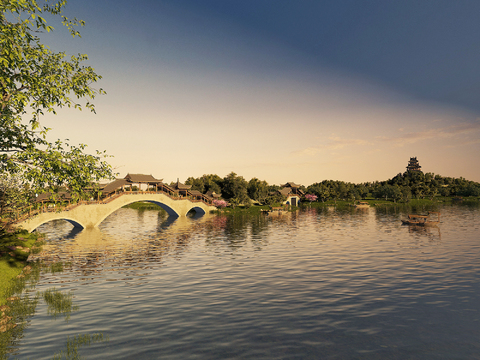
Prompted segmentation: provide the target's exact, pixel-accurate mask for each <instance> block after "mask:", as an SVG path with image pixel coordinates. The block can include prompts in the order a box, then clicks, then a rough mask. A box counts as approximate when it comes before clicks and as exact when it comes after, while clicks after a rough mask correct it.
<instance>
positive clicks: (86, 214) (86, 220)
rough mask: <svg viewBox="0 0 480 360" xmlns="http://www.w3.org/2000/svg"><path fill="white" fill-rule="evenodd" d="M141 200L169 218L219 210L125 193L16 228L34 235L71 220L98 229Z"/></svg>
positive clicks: (203, 204) (197, 203)
mask: <svg viewBox="0 0 480 360" xmlns="http://www.w3.org/2000/svg"><path fill="white" fill-rule="evenodd" d="M139 201H147V202H152V203H155V204H157V205H159V206H160V207H162V208H163V209H164V210H165V211H166V212H167V213H168V215H169V216H174V217H180V216H186V215H187V213H188V212H189V211H190V210H195V211H196V212H197V213H200V214H206V213H209V212H210V211H212V210H215V209H216V207H215V206H212V205H209V204H208V203H206V202H205V201H203V200H191V199H187V198H174V197H171V196H169V195H167V194H165V193H158V192H153V193H149V192H141V191H140V192H124V193H120V194H117V195H115V196H113V197H111V198H110V199H108V200H106V201H102V202H81V203H78V204H75V205H72V206H70V207H67V208H66V209H65V210H63V211H57V212H55V211H53V212H42V213H39V214H36V215H33V216H31V217H29V218H27V219H25V220H23V221H20V222H17V224H16V226H17V227H21V228H23V229H26V230H28V231H29V232H32V231H33V230H35V229H36V228H37V227H39V226H40V225H42V224H45V223H47V222H49V221H52V220H67V221H68V222H70V223H71V224H73V225H74V226H76V227H80V228H91V227H97V226H98V225H99V224H100V223H101V222H102V221H103V220H105V218H106V217H107V216H109V215H110V214H112V213H113V212H115V211H116V210H118V209H120V208H121V207H122V206H125V205H128V204H131V203H134V202H139Z"/></svg>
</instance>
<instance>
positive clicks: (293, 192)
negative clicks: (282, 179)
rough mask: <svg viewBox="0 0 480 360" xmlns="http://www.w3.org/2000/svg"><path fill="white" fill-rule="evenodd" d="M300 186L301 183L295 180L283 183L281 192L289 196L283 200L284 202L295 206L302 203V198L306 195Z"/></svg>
mask: <svg viewBox="0 0 480 360" xmlns="http://www.w3.org/2000/svg"><path fill="white" fill-rule="evenodd" d="M300 186H301V185H298V184H295V183H294V182H288V183H286V184H284V185H281V187H282V189H281V190H280V194H282V195H284V196H286V197H287V200H286V201H284V202H283V203H284V204H287V205H293V206H298V205H299V204H300V199H301V198H302V197H303V196H304V195H305V194H304V192H303V191H302V190H301V189H300Z"/></svg>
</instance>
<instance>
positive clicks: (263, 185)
mask: <svg viewBox="0 0 480 360" xmlns="http://www.w3.org/2000/svg"><path fill="white" fill-rule="evenodd" d="M247 193H248V196H249V197H250V199H253V200H255V201H258V202H259V203H261V204H263V203H265V199H266V198H267V196H268V194H269V190H268V183H267V182H266V181H265V180H263V181H261V180H259V179H257V178H252V179H250V181H249V182H248V186H247Z"/></svg>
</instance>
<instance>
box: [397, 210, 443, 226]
mask: <svg viewBox="0 0 480 360" xmlns="http://www.w3.org/2000/svg"><path fill="white" fill-rule="evenodd" d="M435 215H436V218H435ZM402 224H403V225H416V226H437V225H438V224H440V213H439V212H436V211H429V212H428V215H408V219H406V220H403V219H402Z"/></svg>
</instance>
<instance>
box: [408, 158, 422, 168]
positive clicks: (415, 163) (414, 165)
mask: <svg viewBox="0 0 480 360" xmlns="http://www.w3.org/2000/svg"><path fill="white" fill-rule="evenodd" d="M421 168H422V167H421V166H420V164H419V163H418V160H417V157H411V158H410V160H409V161H408V165H407V171H422V170H421Z"/></svg>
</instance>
